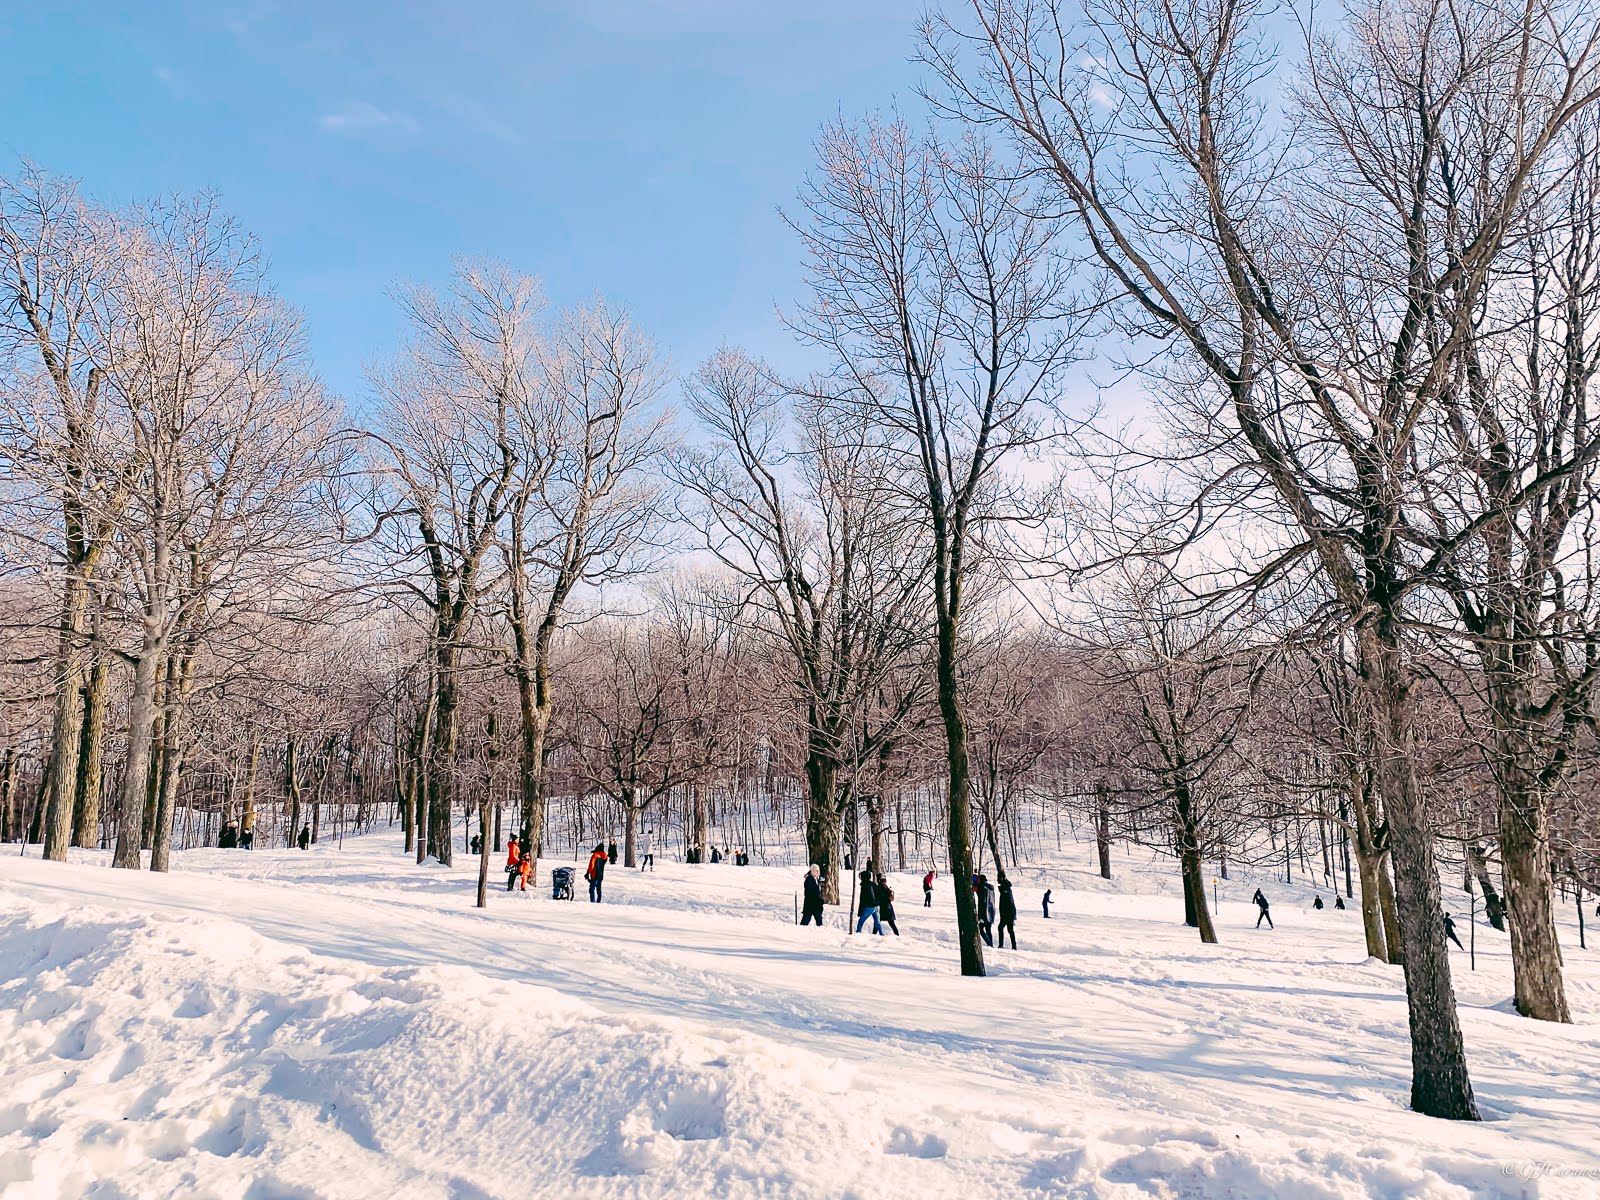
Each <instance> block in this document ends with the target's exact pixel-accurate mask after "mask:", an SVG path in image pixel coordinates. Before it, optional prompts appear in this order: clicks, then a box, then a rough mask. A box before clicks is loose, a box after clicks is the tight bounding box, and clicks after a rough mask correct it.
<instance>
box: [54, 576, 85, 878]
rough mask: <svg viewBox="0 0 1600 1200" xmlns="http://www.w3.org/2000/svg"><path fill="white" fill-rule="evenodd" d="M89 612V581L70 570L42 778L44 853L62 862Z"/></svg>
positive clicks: (73, 794) (72, 796)
mask: <svg viewBox="0 0 1600 1200" xmlns="http://www.w3.org/2000/svg"><path fill="white" fill-rule="evenodd" d="M88 611H89V583H88V580H87V579H85V578H84V577H83V576H82V575H81V574H80V573H79V572H78V571H76V570H69V571H68V573H67V581H66V585H65V591H64V594H63V597H62V604H61V619H60V624H59V627H58V639H57V648H56V661H57V668H56V669H57V672H58V678H57V680H56V699H55V709H54V712H53V713H52V716H51V728H50V761H49V765H48V767H47V769H46V773H45V780H44V789H45V817H44V857H45V858H47V859H50V860H52V861H54V862H65V861H66V857H67V846H68V845H69V844H71V842H72V817H73V813H74V812H75V811H76V808H77V791H78V786H77V785H78V753H79V747H80V745H81V743H82V738H83V732H82V722H83V684H84V668H83V657H84V651H83V640H84V628H85V624H86V620H87V616H88Z"/></svg>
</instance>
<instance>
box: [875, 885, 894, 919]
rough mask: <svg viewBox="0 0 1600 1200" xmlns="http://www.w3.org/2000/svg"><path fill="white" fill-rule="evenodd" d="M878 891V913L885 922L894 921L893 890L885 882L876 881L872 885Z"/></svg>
mask: <svg viewBox="0 0 1600 1200" xmlns="http://www.w3.org/2000/svg"><path fill="white" fill-rule="evenodd" d="M874 886H875V887H876V888H877V891H878V912H879V914H880V915H881V916H882V917H883V919H884V920H886V921H892V920H894V889H893V888H891V887H890V886H889V884H888V882H887V881H885V880H882V879H880V880H878V881H877V883H876V884H875V885H874Z"/></svg>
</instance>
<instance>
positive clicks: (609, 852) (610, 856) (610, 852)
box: [606, 840, 617, 866]
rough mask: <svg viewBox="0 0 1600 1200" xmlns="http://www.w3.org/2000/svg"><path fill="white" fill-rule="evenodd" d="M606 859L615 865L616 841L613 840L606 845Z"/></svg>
mask: <svg viewBox="0 0 1600 1200" xmlns="http://www.w3.org/2000/svg"><path fill="white" fill-rule="evenodd" d="M606 861H607V862H608V863H610V864H611V865H612V866H616V865H617V843H616V841H615V840H613V841H612V842H611V843H610V844H609V845H607V846H606Z"/></svg>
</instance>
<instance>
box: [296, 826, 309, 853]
mask: <svg viewBox="0 0 1600 1200" xmlns="http://www.w3.org/2000/svg"><path fill="white" fill-rule="evenodd" d="M296 840H297V841H298V842H299V843H300V849H302V850H304V849H306V848H307V847H309V846H310V845H311V823H310V822H309V821H308V822H307V823H306V824H304V825H302V826H301V827H300V836H299V838H297V839H296Z"/></svg>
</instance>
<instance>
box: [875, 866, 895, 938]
mask: <svg viewBox="0 0 1600 1200" xmlns="http://www.w3.org/2000/svg"><path fill="white" fill-rule="evenodd" d="M877 884H878V916H880V917H882V918H883V923H884V924H885V925H887V926H888V927H889V928H890V929H892V930H894V935H895V937H899V936H900V926H898V925H896V924H895V923H894V889H893V888H891V887H890V886H889V881H888V880H887V879H885V878H884V877H883V876H882V875H879V876H878V878H877Z"/></svg>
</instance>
